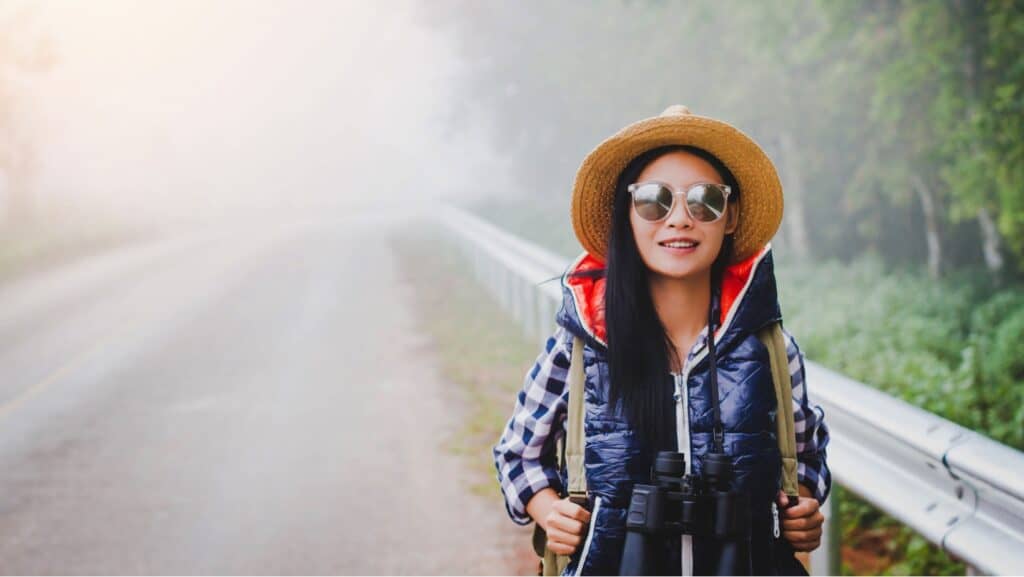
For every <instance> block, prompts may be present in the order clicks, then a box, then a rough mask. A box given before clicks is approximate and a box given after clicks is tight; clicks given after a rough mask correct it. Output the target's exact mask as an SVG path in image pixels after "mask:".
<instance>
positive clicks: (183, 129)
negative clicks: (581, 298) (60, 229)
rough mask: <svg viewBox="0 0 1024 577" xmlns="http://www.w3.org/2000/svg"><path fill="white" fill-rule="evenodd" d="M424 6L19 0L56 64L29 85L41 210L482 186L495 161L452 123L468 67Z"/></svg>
mask: <svg viewBox="0 0 1024 577" xmlns="http://www.w3.org/2000/svg"><path fill="white" fill-rule="evenodd" d="M418 9H422V7H420V8H418V7H417V5H416V4H415V3H413V2H409V1H406V0H398V1H392V2H388V3H370V2H327V1H323V2H312V1H310V2H301V3H284V2H268V1H255V2H250V1H245V2H242V1H224V2H203V1H196V0H188V1H184V2H178V1H174V2H171V1H152V2H150V1H147V2H134V1H128V0H99V1H91V2H56V1H54V2H31V3H25V2H8V3H5V4H4V5H3V13H2V14H3V17H2V18H3V19H5V20H7V21H8V22H14V23H15V24H14V25H15V26H16V28H15V30H13V32H15V33H14V34H11V35H12V36H13V37H15V38H16V39H17V40H18V41H19V42H20V45H21V46H22V48H21V50H22V51H23V53H24V54H28V55H29V57H32V58H35V59H36V60H43V61H44V66H41V67H36V68H35V69H32V70H29V71H28V72H22V73H18V74H17V75H18V76H19V77H18V78H17V84H16V86H17V87H18V95H17V96H18V97H17V102H16V105H17V111H16V114H15V116H16V122H15V124H16V126H15V127H14V128H16V129H17V132H18V134H21V135H23V136H24V137H25V138H26V139H27V140H29V141H30V146H31V150H32V151H33V157H34V158H33V166H32V170H31V175H32V176H31V185H30V189H31V190H32V199H33V200H32V201H33V204H34V205H36V207H37V208H40V207H41V208H43V209H49V210H59V209H61V208H65V209H66V208H70V207H73V209H74V210H77V211H83V214H85V215H88V214H90V213H96V212H98V211H101V212H104V213H107V214H113V215H115V216H116V217H117V218H118V219H119V220H120V219H129V220H134V221H141V222H146V223H170V222H182V221H190V220H195V219H200V220H203V219H206V218H208V217H222V216H228V217H232V216H237V215H241V214H246V215H253V214H258V213H270V214H274V215H281V214H282V213H290V212H306V211H309V210H310V209H314V210H322V209H330V210H334V209H338V210H348V209H351V208H352V207H353V206H367V205H372V204H374V203H380V202H381V198H382V197H384V198H385V200H386V201H387V202H388V203H394V202H395V201H397V200H399V198H402V199H403V200H402V202H404V201H405V200H410V201H422V200H423V199H426V198H433V197H438V196H445V195H452V194H457V193H459V192H460V191H462V192H465V191H466V190H468V189H469V188H470V183H471V182H472V181H473V177H472V175H471V174H470V171H469V167H472V168H473V169H474V170H481V169H483V170H488V172H492V170H491V169H487V167H488V166H489V163H493V162H495V160H494V159H493V158H488V157H485V156H483V153H482V152H481V151H482V150H483V149H482V148H481V147H479V146H477V145H475V144H474V142H475V138H476V136H475V135H474V131H473V130H468V131H466V130H460V131H459V132H458V134H453V133H452V131H451V130H450V128H449V126H450V125H451V122H450V119H451V118H452V117H453V116H454V114H453V109H452V102H453V98H452V93H451V83H450V82H449V80H450V78H451V77H452V76H453V74H455V73H456V72H457V71H458V67H459V60H458V58H457V57H456V55H455V54H454V52H453V49H452V47H451V45H450V42H449V41H447V40H446V39H445V38H443V37H442V36H440V35H439V34H438V33H436V32H432V31H430V30H428V29H425V28H424V27H423V26H421V25H419V24H418V23H417V18H418V15H417V10H418ZM7 32H8V34H10V33H11V32H12V31H11V30H8V31H7ZM47 63H48V64H47ZM0 204H2V203H0Z"/></svg>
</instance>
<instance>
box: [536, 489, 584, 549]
mask: <svg viewBox="0 0 1024 577" xmlns="http://www.w3.org/2000/svg"><path fill="white" fill-rule="evenodd" d="M546 521H547V522H546V525H547V534H548V548H549V549H551V550H552V551H554V552H555V553H557V554H558V555H571V554H572V553H574V552H576V549H577V548H578V547H579V546H580V544H581V543H582V542H583V532H584V531H585V530H586V527H587V525H588V524H589V523H590V511H587V510H586V509H584V508H583V507H580V506H579V505H577V504H576V503H573V502H572V501H569V500H566V499H562V500H560V501H556V502H555V503H554V505H552V507H551V512H550V513H548V516H547V519H546Z"/></svg>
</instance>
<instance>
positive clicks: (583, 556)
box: [575, 497, 601, 575]
mask: <svg viewBox="0 0 1024 577" xmlns="http://www.w3.org/2000/svg"><path fill="white" fill-rule="evenodd" d="M600 511H601V497H595V498H594V510H593V511H592V512H591V514H590V528H589V529H588V530H587V540H586V541H585V542H584V543H583V552H582V553H580V560H579V563H576V573H575V574H576V575H582V574H583V564H584V563H586V562H587V555H589V554H590V544H591V543H592V542H593V541H594V527H595V526H596V525H597V514H598V513H599V512H600Z"/></svg>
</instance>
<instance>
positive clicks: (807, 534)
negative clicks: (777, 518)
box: [783, 528, 821, 545]
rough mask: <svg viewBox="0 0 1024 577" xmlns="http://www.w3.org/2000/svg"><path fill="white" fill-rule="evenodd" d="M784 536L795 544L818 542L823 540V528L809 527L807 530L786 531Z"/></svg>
mask: <svg viewBox="0 0 1024 577" xmlns="http://www.w3.org/2000/svg"><path fill="white" fill-rule="evenodd" d="M783 536H784V537H786V540H787V541H789V542H790V543H792V544H794V545H795V544H796V543H809V542H818V541H821V528H817V529H808V530H806V531H786V532H785V533H784V534H783Z"/></svg>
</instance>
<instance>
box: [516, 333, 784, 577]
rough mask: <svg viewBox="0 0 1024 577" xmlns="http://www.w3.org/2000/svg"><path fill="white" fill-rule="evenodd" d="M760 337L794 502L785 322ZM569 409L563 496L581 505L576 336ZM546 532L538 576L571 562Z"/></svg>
mask: <svg viewBox="0 0 1024 577" xmlns="http://www.w3.org/2000/svg"><path fill="white" fill-rule="evenodd" d="M757 338H758V340H760V341H761V344H763V345H764V346H765V348H766V349H768V358H769V361H770V363H771V370H772V383H773V384H774V385H775V399H776V403H777V405H778V406H779V407H784V408H783V409H780V410H779V411H778V412H777V413H776V417H775V424H776V436H777V437H778V439H779V453H780V454H781V455H782V491H783V492H784V493H785V494H786V495H787V496H788V497H789V500H790V502H793V501H794V500H795V499H796V498H797V495H798V492H797V474H796V470H797V460H796V430H795V429H794V425H793V389H792V382H791V380H790V375H789V355H787V354H786V339H785V336H783V334H782V324H781V323H778V322H776V323H772V324H770V325H768V326H766V327H764V328H763V329H761V330H760V331H758V333H757ZM567 384H568V386H569V408H568V414H567V420H566V426H565V438H564V440H563V441H560V442H559V445H560V447H559V449H558V455H559V459H558V461H559V462H558V466H559V468H561V467H563V466H564V467H565V468H566V472H567V475H568V487H567V491H565V493H566V494H563V495H561V496H562V497H563V498H564V497H568V498H569V500H570V501H573V502H574V503H576V504H579V505H585V504H586V502H587V478H586V475H585V473H584V468H583V455H584V450H583V445H584V432H583V387H584V383H583V340H582V339H580V338H579V337H573V346H572V358H571V359H570V361H569V380H568V381H567ZM546 544H547V534H545V532H544V529H541V527H540V525H537V524H535V525H534V530H533V550H534V551H535V552H536V553H537V555H538V556H539V557H541V571H540V573H539V575H545V576H547V575H561V574H562V571H563V570H564V569H565V567H566V565H568V564H569V556H568V555H557V554H555V553H554V552H552V551H551V550H550V549H548V548H547V546H546Z"/></svg>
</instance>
